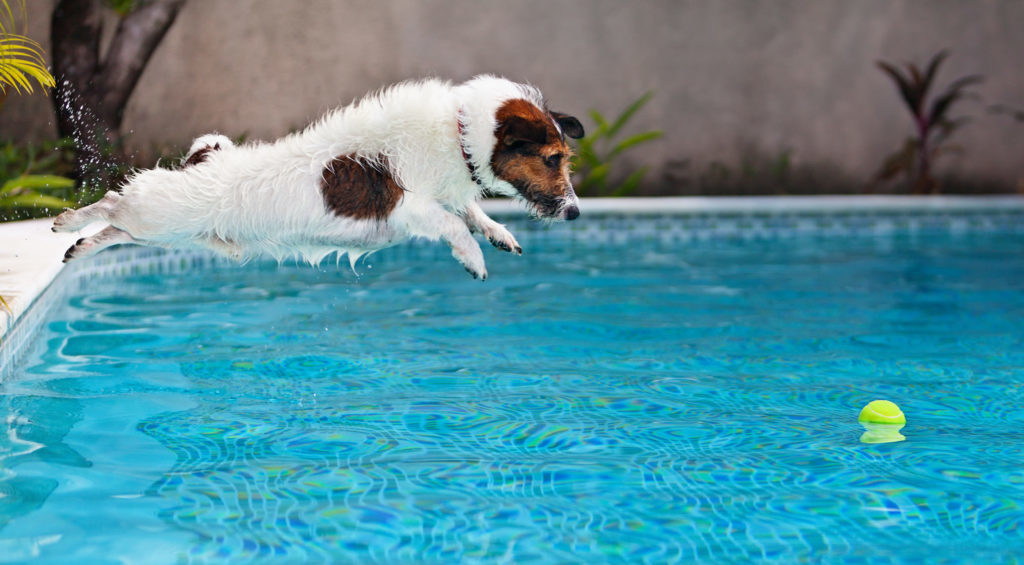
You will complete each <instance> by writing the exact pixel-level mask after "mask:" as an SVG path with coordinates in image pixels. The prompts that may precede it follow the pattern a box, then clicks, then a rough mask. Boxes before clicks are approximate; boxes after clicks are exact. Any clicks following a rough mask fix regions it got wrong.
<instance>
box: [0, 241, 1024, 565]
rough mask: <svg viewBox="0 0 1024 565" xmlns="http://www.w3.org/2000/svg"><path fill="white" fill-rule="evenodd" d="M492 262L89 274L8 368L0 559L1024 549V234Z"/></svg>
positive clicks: (931, 555)
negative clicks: (864, 422) (874, 405)
mask: <svg viewBox="0 0 1024 565" xmlns="http://www.w3.org/2000/svg"><path fill="white" fill-rule="evenodd" d="M122 252H123V251H122ZM485 254H486V256H487V260H488V267H489V271H490V278H489V279H488V280H487V281H486V282H484V283H481V282H479V281H474V280H472V279H471V278H470V277H469V276H467V275H466V274H465V272H464V271H463V270H462V268H461V267H460V266H459V265H458V264H457V263H456V262H455V261H454V260H453V259H451V257H450V256H449V255H448V252H447V251H446V250H445V249H443V248H442V247H441V246H439V245H431V244H417V245H414V246H411V247H402V248H398V249H393V250H387V251H383V252H381V253H379V254H377V255H374V256H372V257H371V258H370V259H369V260H368V261H366V262H364V263H361V265H360V267H359V268H358V270H359V276H356V275H354V274H353V273H352V272H351V271H350V270H349V269H348V268H347V266H344V265H343V266H342V267H340V268H336V267H335V266H334V265H333V264H332V265H327V266H323V267H321V268H320V269H313V268H310V267H305V266H295V265H283V266H279V265H277V264H276V263H275V264H250V265H247V266H242V267H239V266H234V265H219V266H214V267H211V268H209V269H205V270H203V271H201V272H196V271H190V270H186V271H185V272H182V273H180V274H158V275H143V274H140V275H134V276H129V277H127V278H122V279H110V278H102V277H101V278H91V279H81V280H80V281H78V280H77V279H76V280H75V281H71V282H69V283H68V284H79V285H80V288H78V289H77V290H75V291H73V292H72V293H71V295H70V297H69V298H68V299H67V300H66V301H65V302H64V303H62V304H59V305H57V306H56V307H55V309H54V311H53V313H52V314H51V316H50V319H49V320H48V321H47V323H46V324H45V326H44V331H43V333H42V335H41V336H40V337H39V339H38V340H37V345H36V348H35V350H33V352H32V353H31V354H30V355H29V357H28V360H27V361H25V362H23V363H21V364H20V366H19V368H18V369H16V371H15V372H14V373H13V374H11V375H8V376H7V378H6V381H5V382H4V384H3V385H2V386H0V422H3V423H4V424H5V426H6V434H3V436H2V439H0V562H24V561H34V562H44V563H92V562H96V563H181V562H197V563H199V562H202V563H209V562H225V563H235V562H241V561H246V560H256V561H259V562H279V563H297V562H332V563H402V562H410V563H411V562H423V563H458V562H463V563H474V562H480V563H502V562H507V563H517V564H532V563H570V562H590V563H605V562H608V563H612V562H624V563H666V562H678V561H682V562H688V561H691V562H692V561H696V562H757V561H769V560H779V561H784V562H791V561H801V560H802V561H826V562H834V561H849V562H864V563H868V562H870V563H872V564H880V563H905V562H915V561H928V560H935V559H940V558H941V559H944V560H947V561H949V562H958V561H964V562H999V561H1008V560H1012V559H1014V558H1019V557H1020V556H1021V555H1024V411H1022V410H1021V406H1022V404H1024V323H1022V320H1024V235H1021V234H1019V233H1017V234H1007V233H1002V234H1001V233H991V234H973V235H971V234H961V235H950V234H942V233H935V234H928V233H919V234H916V235H890V236H885V237H846V238H813V237H800V238H791V239H770V240H764V241H723V240H713V241H692V242H688V243H682V242H676V243H672V242H659V241H657V240H654V241H637V240H629V239H627V240H625V241H621V242H619V243H609V242H607V241H601V242H596V241H594V242H587V241H578V240H573V239H565V240H559V239H558V238H552V239H550V240H548V241H540V240H538V241H537V242H534V244H533V245H532V246H526V249H525V255H524V256H523V257H513V256H510V255H507V254H502V253H499V252H497V251H493V250H487V251H485ZM343 263H344V261H343ZM877 398H883V399H889V400H892V401H894V402H896V403H897V404H899V405H900V406H901V408H902V409H903V410H904V412H905V413H906V414H907V426H906V427H905V428H904V429H903V433H904V435H905V436H906V438H907V439H906V441H903V442H899V443H887V444H864V443H861V442H860V441H859V438H860V435H861V433H862V431H863V429H862V428H861V427H860V426H859V425H858V423H857V414H858V412H859V410H860V408H861V407H862V406H863V405H865V404H867V403H868V402H869V401H871V400H874V399H877Z"/></svg>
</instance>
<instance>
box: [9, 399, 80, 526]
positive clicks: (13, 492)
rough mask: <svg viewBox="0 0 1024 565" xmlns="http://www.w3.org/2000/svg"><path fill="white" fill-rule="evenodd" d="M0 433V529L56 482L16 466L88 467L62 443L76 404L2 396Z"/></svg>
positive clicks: (74, 417) (45, 494)
mask: <svg viewBox="0 0 1024 565" xmlns="http://www.w3.org/2000/svg"><path fill="white" fill-rule="evenodd" d="M0 418H2V420H3V422H4V434H3V436H2V437H0V530H3V528H4V527H5V526H6V525H7V524H8V523H10V522H11V521H13V520H15V519H17V518H20V517H22V516H26V515H28V514H30V513H31V512H33V511H35V510H37V509H39V508H40V507H42V505H43V503H45V502H46V499H47V498H48V497H49V496H50V494H51V493H53V491H54V490H56V488H57V486H58V481H57V480H55V479H53V478H51V476H52V473H50V475H51V476H46V475H44V474H42V473H40V474H36V473H25V474H21V473H19V472H18V467H20V466H23V465H27V464H32V463H41V464H43V465H44V466H47V467H49V466H51V465H61V466H65V467H80V468H81V467H90V466H92V463H91V462H89V461H88V460H87V459H85V458H84V457H82V455H81V454H79V453H78V452H77V451H75V450H74V449H72V448H71V447H69V446H68V445H67V444H66V443H64V438H65V436H66V435H67V434H68V432H69V431H70V430H71V429H72V428H73V427H74V426H75V424H77V423H78V422H79V421H80V420H81V419H82V409H81V404H80V402H79V401H78V400H74V399H68V398H52V397H40V396H6V397H5V398H4V401H3V403H2V404H0Z"/></svg>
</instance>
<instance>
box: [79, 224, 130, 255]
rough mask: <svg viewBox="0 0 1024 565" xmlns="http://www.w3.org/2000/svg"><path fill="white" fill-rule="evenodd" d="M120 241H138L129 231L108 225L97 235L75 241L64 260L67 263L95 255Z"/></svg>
mask: <svg viewBox="0 0 1024 565" xmlns="http://www.w3.org/2000/svg"><path fill="white" fill-rule="evenodd" d="M118 243H138V242H137V241H136V240H135V238H134V237H132V236H131V234H129V233H128V232H126V231H124V230H121V229H118V228H115V227H114V226H107V227H105V228H103V229H102V230H100V231H99V233H97V234H96V235H93V236H90V237H83V238H82V239H79V240H78V241H77V242H75V244H74V245H72V246H71V247H69V248H68V250H67V253H65V254H64V262H65V263H67V262H68V261H71V260H72V259H81V258H82V257H89V256H90V255H95V254H96V253H98V252H100V251H101V250H103V249H106V248H108V247H110V246H111V245H117V244H118Z"/></svg>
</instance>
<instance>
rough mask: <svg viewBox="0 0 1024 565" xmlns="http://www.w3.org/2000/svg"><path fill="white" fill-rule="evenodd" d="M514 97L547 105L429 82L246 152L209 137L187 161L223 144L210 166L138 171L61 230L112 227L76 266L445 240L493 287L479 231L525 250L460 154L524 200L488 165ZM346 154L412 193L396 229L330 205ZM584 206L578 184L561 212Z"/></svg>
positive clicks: (482, 88) (486, 80)
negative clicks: (195, 251) (116, 255)
mask: <svg viewBox="0 0 1024 565" xmlns="http://www.w3.org/2000/svg"><path fill="white" fill-rule="evenodd" d="M513 98H524V99H527V100H529V101H531V102H532V103H534V104H536V105H537V106H538V107H540V108H543V107H544V103H543V99H542V98H541V94H540V92H539V91H538V90H537V89H535V88H532V87H529V86H525V85H522V84H517V83H514V82H511V81H508V80H505V79H502V78H497V77H493V76H480V77H477V78H475V79H473V80H470V81H467V82H465V83H462V84H460V85H454V86H453V85H451V84H450V83H447V82H443V81H439V80H424V81H417V82H406V83H401V84H398V85H395V86H393V87H391V88H388V89H386V90H383V91H381V92H378V93H376V94H374V95H370V96H368V97H366V98H364V99H362V100H360V101H358V102H355V103H353V104H352V105H350V106H347V107H345V108H341V109H338V110H335V111H333V112H330V113H328V114H327V115H326V116H324V117H323V118H322V119H320V120H319V121H318V122H316V123H314V124H313V125H311V126H310V127H308V128H307V129H306V130H304V131H302V132H299V133H296V134H293V135H290V136H287V137H285V138H282V139H280V140H278V141H277V142H275V143H253V144H246V145H240V146H236V145H234V144H232V143H231V142H230V140H228V139H227V138H226V137H224V136H221V135H216V134H210V135H206V136H202V137H200V138H198V139H197V140H196V141H195V142H194V143H193V144H192V146H191V148H190V150H189V156H191V155H192V154H194V153H195V152H196V151H199V150H202V149H204V148H206V147H209V148H213V147H214V146H215V145H218V144H219V149H218V150H213V151H209V152H208V153H207V154H206V159H205V161H204V162H202V163H200V164H198V165H192V166H188V167H184V168H182V169H180V170H167V169H149V170H143V171H139V172H137V173H135V174H134V175H132V176H131V177H130V178H129V179H128V181H127V183H126V184H125V185H124V186H123V188H122V191H121V193H120V194H118V193H116V192H110V193H108V195H107V197H105V198H104V199H103V200H102V201H101V202H99V203H97V204H94V205H92V206H89V207H85V208H83V209H80V210H76V211H68V212H65V213H64V214H62V215H61V216H60V217H58V218H57V219H56V221H55V222H54V230H55V231H71V230H75V229H79V228H81V227H83V226H84V225H85V224H88V223H90V222H91V221H95V220H105V221H107V222H109V223H110V225H111V226H112V231H110V230H105V232H104V233H105V234H106V236H105V239H104V240H103V241H93V242H90V241H88V240H86V241H83V242H82V243H80V245H79V246H78V247H80V249H78V250H77V251H76V248H75V247H73V248H72V249H70V250H69V251H68V255H67V259H68V260H70V259H74V258H77V257H82V256H87V255H90V254H92V253H95V252H96V251H99V250H100V249H102V248H103V247H105V246H107V245H112V244H114V243H125V242H134V243H142V244H147V245H158V246H163V247H194V246H201V247H207V248H210V249H213V250H214V251H217V252H218V253H222V254H225V255H227V256H230V257H234V258H237V259H248V258H251V257H255V256H258V255H270V256H273V257H276V258H278V259H279V260H280V259H283V258H285V257H289V256H301V257H302V258H304V259H305V260H307V261H309V262H310V263H318V262H320V261H321V260H323V259H324V258H325V257H326V256H327V255H329V254H331V253H334V252H337V253H339V254H341V253H348V255H349V259H350V261H352V263H353V264H354V263H355V260H356V259H357V258H358V257H359V256H360V255H361V254H363V253H365V252H369V251H374V250H377V249H381V248H383V247H387V246H389V245H393V244H395V243H398V242H400V241H403V240H405V239H408V238H410V237H423V238H427V239H430V240H437V239H442V240H444V241H445V242H446V243H448V244H449V245H450V246H451V247H452V254H453V255H454V256H455V257H456V258H457V259H459V261H460V262H462V264H463V265H464V266H465V267H466V269H467V270H468V271H470V273H471V274H473V275H474V276H479V277H481V278H484V277H486V275H487V272H486V269H485V266H484V261H483V254H482V252H481V250H480V247H479V245H478V244H477V243H476V241H475V240H474V239H473V238H472V236H471V235H470V231H469V230H470V229H472V230H474V231H480V232H482V233H483V234H484V235H485V236H486V237H488V239H490V240H491V241H492V242H494V243H495V245H496V246H499V247H502V248H506V249H508V250H510V251H519V246H518V244H517V243H516V241H515V238H514V237H513V236H512V234H511V233H509V232H508V230H507V229H505V228H504V226H502V225H501V224H499V223H497V222H494V221H493V220H491V219H490V218H488V217H487V216H486V215H485V214H484V213H483V211H482V210H481V209H480V207H479V206H478V205H477V204H476V202H477V200H478V199H479V198H480V197H481V192H482V191H483V188H482V187H481V186H480V185H478V184H477V183H475V182H474V181H473V180H472V178H471V175H470V172H469V169H468V167H467V166H466V163H465V161H464V158H463V152H462V145H463V144H464V145H465V148H466V150H467V151H468V153H469V155H471V158H472V160H473V164H474V166H475V168H476V171H477V172H478V177H479V179H480V181H481V183H482V184H483V185H484V186H485V187H487V189H488V190H490V191H492V192H496V193H499V194H503V195H507V196H511V197H517V198H521V197H520V195H519V193H518V192H517V191H516V189H515V188H514V187H513V186H512V185H510V184H509V183H507V182H505V181H503V180H501V179H499V178H497V177H496V176H495V174H494V172H493V171H492V170H491V167H490V160H491V157H492V151H493V147H494V144H495V141H496V138H495V134H494V132H495V128H496V127H497V123H496V120H495V112H496V111H497V110H498V108H499V107H500V106H501V104H502V103H503V102H505V101H507V100H509V99H513ZM459 120H461V122H462V124H461V132H462V138H461V140H460V138H459V132H460V126H459ZM460 142H461V143H460ZM341 155H355V156H358V157H361V158H362V159H365V160H366V161H367V162H368V163H370V164H371V165H375V166H381V164H380V163H379V162H378V161H379V157H381V156H383V157H384V158H386V161H387V166H388V169H387V170H388V172H390V173H391V175H392V176H393V177H394V178H395V180H396V181H397V182H398V183H399V184H400V185H401V186H402V187H403V189H404V190H405V192H404V193H403V196H402V199H401V201H400V202H399V204H398V205H397V206H396V207H395V209H394V210H393V211H392V213H391V215H390V217H388V218H387V219H386V220H384V221H378V220H357V219H353V218H350V217H344V216H338V215H336V214H335V213H333V212H332V211H331V210H329V209H328V208H327V207H326V205H325V202H324V198H323V195H322V193H321V188H320V185H321V181H322V175H323V171H324V168H325V167H326V166H328V164H329V163H330V162H331V161H332V160H333V159H335V158H336V157H338V156H341ZM575 205H576V196H575V194H574V193H573V192H572V187H571V185H570V186H569V187H568V190H567V194H566V195H565V203H564V205H563V209H564V208H567V207H569V206H575ZM118 232H123V235H122V234H119V233H118Z"/></svg>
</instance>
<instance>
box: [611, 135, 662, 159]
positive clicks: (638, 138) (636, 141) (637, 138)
mask: <svg viewBox="0 0 1024 565" xmlns="http://www.w3.org/2000/svg"><path fill="white" fill-rule="evenodd" d="M662 135H663V134H662V132H661V131H660V130H655V131H648V132H644V133H638V134H636V135H631V136H629V137H627V138H626V139H623V140H622V141H621V142H619V144H618V145H616V146H615V148H614V149H612V151H611V153H609V154H608V158H609V159H610V158H612V157H615V156H616V155H618V154H619V153H622V152H623V151H625V150H627V149H629V148H630V147H634V146H637V145H640V144H641V143H645V142H648V141H653V140H655V139H658V138H660V137H661V136H662Z"/></svg>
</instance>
